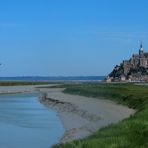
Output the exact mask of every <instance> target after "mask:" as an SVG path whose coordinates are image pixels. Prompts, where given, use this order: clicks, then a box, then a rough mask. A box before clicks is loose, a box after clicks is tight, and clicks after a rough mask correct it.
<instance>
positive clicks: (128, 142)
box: [54, 83, 148, 148]
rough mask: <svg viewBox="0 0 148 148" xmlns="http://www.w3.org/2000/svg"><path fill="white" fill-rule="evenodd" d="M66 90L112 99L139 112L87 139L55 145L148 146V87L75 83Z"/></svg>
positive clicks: (82, 147)
mask: <svg viewBox="0 0 148 148" xmlns="http://www.w3.org/2000/svg"><path fill="white" fill-rule="evenodd" d="M62 87H63V86H62ZM64 92H65V93H70V94H77V95H84V96H88V97H96V98H97V97H98V98H99V97H103V98H105V99H111V100H113V101H116V102H118V103H121V104H124V105H127V106H129V107H132V108H134V109H137V112H136V114H135V115H133V116H131V117H130V118H128V119H125V120H124V121H122V122H119V123H117V124H113V125H109V126H107V127H105V128H102V129H100V130H99V131H97V132H96V133H94V134H93V135H91V136H89V137H87V138H85V139H82V140H77V141H73V142H70V143H66V144H63V145H55V146H54V148H147V147H148V86H139V85H133V84H101V83H100V84H92V83H90V84H89V83H87V84H81V85H73V86H72V85H69V86H67V88H66V89H65V91H64Z"/></svg>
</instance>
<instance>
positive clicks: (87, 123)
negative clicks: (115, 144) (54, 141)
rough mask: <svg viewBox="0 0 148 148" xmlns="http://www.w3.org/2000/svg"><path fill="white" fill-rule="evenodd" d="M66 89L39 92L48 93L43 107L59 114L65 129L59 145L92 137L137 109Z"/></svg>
mask: <svg viewBox="0 0 148 148" xmlns="http://www.w3.org/2000/svg"><path fill="white" fill-rule="evenodd" d="M63 90H64V89H61V88H56V89H55V88H50V89H45V88H44V89H40V91H41V92H45V93H47V98H46V99H43V102H44V104H46V105H48V106H49V107H51V108H53V109H55V110H56V111H58V113H59V116H60V118H61V120H62V123H63V126H64V128H65V130H66V131H65V134H64V136H63V137H62V138H61V140H60V142H62V143H64V142H67V141H71V140H75V139H80V138H84V137H87V136H89V135H90V134H92V133H94V132H95V131H97V130H98V129H100V128H101V127H104V126H107V125H109V124H111V123H116V122H119V121H121V120H123V119H125V118H127V117H129V116H130V115H132V114H133V113H134V112H135V110H133V109H129V108H128V107H126V106H122V105H119V104H116V103H114V102H112V101H110V100H105V99H103V98H100V99H98V98H91V97H83V96H77V95H70V94H65V93H63V92H62V91H63Z"/></svg>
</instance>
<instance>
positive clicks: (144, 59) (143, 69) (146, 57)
mask: <svg viewBox="0 0 148 148" xmlns="http://www.w3.org/2000/svg"><path fill="white" fill-rule="evenodd" d="M106 81H107V82H116V81H129V82H130V81H138V82H148V52H144V48H143V45H142V42H141V44H140V49H139V54H133V55H132V57H131V58H130V59H129V60H123V62H122V63H121V64H120V65H116V66H115V67H114V69H113V70H112V72H111V73H110V74H109V75H108V76H107V78H106Z"/></svg>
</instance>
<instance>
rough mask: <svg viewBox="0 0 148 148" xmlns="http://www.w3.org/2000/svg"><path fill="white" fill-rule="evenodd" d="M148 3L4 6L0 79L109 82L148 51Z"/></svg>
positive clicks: (29, 1)
mask: <svg viewBox="0 0 148 148" xmlns="http://www.w3.org/2000/svg"><path fill="white" fill-rule="evenodd" d="M147 5H148V1H147V0H142V1H139V0H131V1H129V0H120V1H119V0H112V1H108V0H103V1H102V0H74V1H69V0H62V1H61V0H54V1H49V0H42V1H41V0H21V1H20V0H13V1H12V0H5V1H1V2H0V32H1V33H0V49H1V54H0V63H2V65H1V66H0V76H4V77H8V76H9V77H14V76H104V75H107V74H108V73H110V72H111V70H112V69H113V67H114V66H115V65H117V64H120V63H121V62H122V60H124V59H129V58H130V57H131V56H132V54H133V53H138V50H139V46H140V42H141V40H142V41H143V46H144V49H145V50H146V51H148V42H147V40H148V28H147V26H148V20H147V17H148V16H147V15H148V10H147Z"/></svg>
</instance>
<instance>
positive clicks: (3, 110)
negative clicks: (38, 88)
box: [0, 94, 64, 148]
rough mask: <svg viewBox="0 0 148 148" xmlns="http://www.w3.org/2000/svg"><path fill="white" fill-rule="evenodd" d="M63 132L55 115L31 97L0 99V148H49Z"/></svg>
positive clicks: (19, 95)
mask: <svg viewBox="0 0 148 148" xmlns="http://www.w3.org/2000/svg"><path fill="white" fill-rule="evenodd" d="M63 132H64V129H63V127H62V125H61V122H60V120H59V118H58V117H57V115H56V112H54V111H52V110H50V109H48V108H46V107H45V106H43V105H42V104H40V102H39V101H38V98H37V96H35V95H32V94H17V95H1V96H0V133H1V134H0V147H1V148H49V147H50V146H51V145H52V144H55V143H57V142H58V140H59V138H60V137H61V136H62V135H63Z"/></svg>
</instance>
